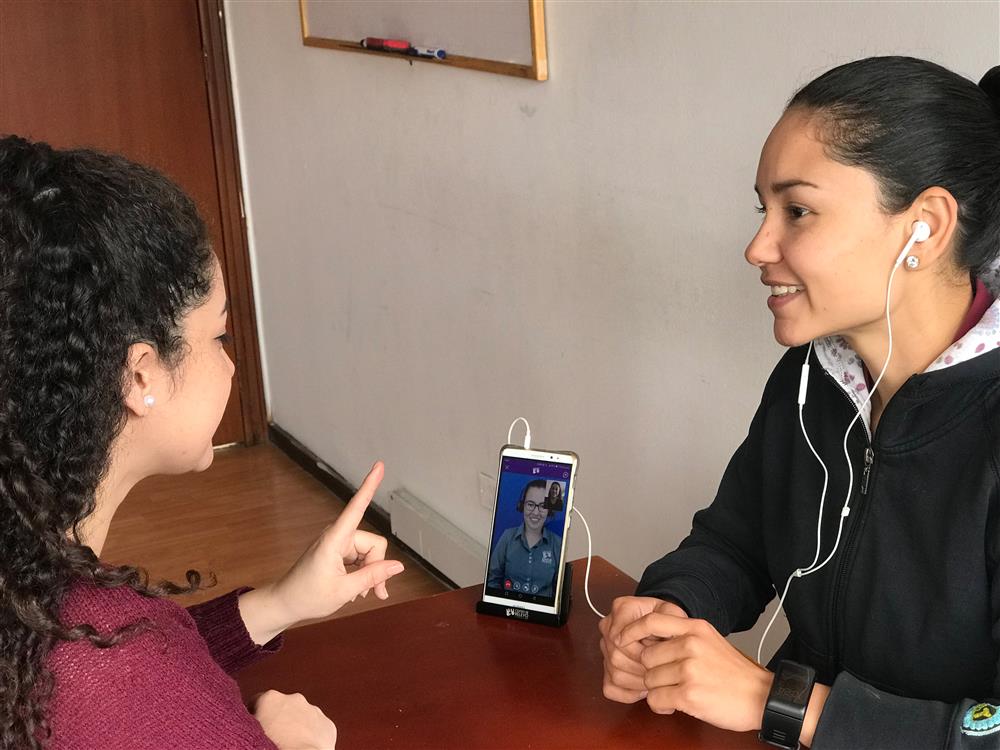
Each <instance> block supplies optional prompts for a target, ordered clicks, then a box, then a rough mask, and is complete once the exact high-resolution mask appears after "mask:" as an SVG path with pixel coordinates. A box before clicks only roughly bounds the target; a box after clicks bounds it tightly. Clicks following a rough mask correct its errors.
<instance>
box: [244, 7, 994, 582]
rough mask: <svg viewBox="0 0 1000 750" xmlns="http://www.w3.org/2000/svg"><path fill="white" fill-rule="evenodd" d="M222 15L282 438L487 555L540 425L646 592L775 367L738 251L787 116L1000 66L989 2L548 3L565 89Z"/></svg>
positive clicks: (262, 19) (272, 396)
mask: <svg viewBox="0 0 1000 750" xmlns="http://www.w3.org/2000/svg"><path fill="white" fill-rule="evenodd" d="M226 8H227V14H228V18H229V30H230V44H231V54H232V62H233V67H234V73H235V80H236V86H237V94H238V103H237V105H238V117H239V128H240V135H241V146H242V158H243V160H244V176H245V180H246V183H247V189H248V192H247V196H246V198H247V209H248V212H249V216H250V219H251V235H252V246H253V252H254V257H255V273H256V279H257V298H258V305H259V310H260V326H261V334H262V338H263V343H264V352H265V359H266V368H267V389H268V398H269V405H270V409H271V412H272V415H273V419H274V421H275V422H276V423H278V424H279V425H281V426H282V427H284V428H285V429H287V430H288V431H290V432H291V433H292V434H293V435H295V436H296V437H298V438H299V439H301V440H302V441H303V442H305V444H306V445H308V446H309V447H310V448H311V449H312V450H313V451H314V452H316V453H317V454H318V455H319V456H320V457H322V459H323V460H324V461H326V462H327V463H329V464H330V465H331V466H333V467H335V468H336V469H338V470H339V471H340V472H342V473H343V474H344V475H345V476H346V477H347V478H348V479H349V480H351V481H352V482H359V481H360V479H361V478H362V476H363V475H364V473H365V471H366V470H367V468H368V467H369V466H370V465H371V463H372V461H373V460H374V459H376V458H383V459H385V461H386V464H387V476H386V481H385V483H384V485H383V491H382V492H381V493H380V496H379V498H378V501H379V502H383V503H384V502H385V501H386V499H387V497H388V492H389V490H391V489H393V488H394V487H397V486H400V485H404V486H405V487H407V488H408V489H409V490H410V491H411V492H412V493H414V494H415V495H416V496H418V497H419V498H421V499H422V500H424V501H425V502H427V503H428V504H429V505H431V506H432V507H434V508H435V509H437V510H438V511H439V512H441V513H442V514H444V515H445V516H446V517H447V518H448V519H450V520H451V521H452V522H453V523H454V524H456V525H457V526H458V527H460V528H461V529H463V530H464V531H466V532H467V533H468V534H470V535H472V536H473V537H474V538H476V539H478V540H479V541H480V542H483V543H485V541H486V538H487V536H488V532H489V513H488V511H487V510H485V509H483V508H482V507H480V504H479V502H478V497H477V495H478V491H477V477H478V474H479V472H480V471H485V472H488V473H491V474H493V473H495V460H496V453H497V450H498V448H499V446H500V445H501V444H502V443H503V442H504V439H505V437H506V431H507V426H508V424H509V423H510V421H511V419H513V418H514V417H516V416H519V415H523V416H526V417H528V418H529V419H530V420H531V423H532V428H533V432H534V442H535V445H537V446H541V447H548V448H553V449H572V450H575V451H576V452H578V453H579V454H580V457H581V469H580V475H579V482H578V486H577V489H578V492H577V497H576V502H577V504H578V507H579V508H580V509H581V510H582V511H583V512H584V513H585V514H586V516H587V518H588V520H589V521H590V525H591V528H592V529H593V531H594V536H595V538H594V545H595V553H596V554H599V555H602V556H604V557H606V558H608V559H609V560H611V561H612V562H613V563H615V564H616V565H618V566H620V567H621V568H623V569H625V570H626V571H627V572H629V573H630V574H631V575H633V576H638V575H640V574H641V572H642V570H643V568H644V566H645V565H646V563H648V562H649V561H650V560H652V559H654V558H656V557H658V556H659V555H660V554H662V553H664V552H666V551H667V550H669V549H671V548H673V547H674V546H675V545H676V543H677V542H678V541H679V540H680V539H681V538H682V537H683V536H684V535H685V534H686V533H687V531H688V530H689V528H690V519H691V515H692V513H693V512H694V511H695V510H696V509H697V508H699V507H701V506H703V505H705V504H707V503H708V502H710V500H711V498H712V496H713V494H714V491H715V488H716V486H717V483H718V480H719V478H720V476H721V473H722V470H723V468H724V466H725V463H726V461H727V460H728V458H729V456H730V454H731V452H732V451H733V450H734V448H735V447H736V446H737V444H738V443H739V442H740V440H741V439H742V437H743V435H744V434H745V431H746V428H747V425H748V424H749V420H750V417H751V415H752V413H753V411H754V409H755V407H756V405H757V402H758V399H759V396H760V391H761V387H762V385H763V383H764V381H765V379H766V377H767V375H768V373H769V372H770V369H771V367H772V366H773V364H774V362H775V361H776V360H777V358H778V357H779V355H780V351H781V350H780V348H779V347H778V346H777V344H775V342H774V340H773V339H772V337H771V331H770V329H771V326H770V314H769V313H768V311H767V308H766V306H765V298H766V292H765V290H764V289H763V287H761V286H760V284H759V281H758V274H757V273H756V272H755V271H754V270H753V269H751V268H750V267H749V266H748V265H747V264H746V263H745V262H744V260H743V258H742V252H743V248H744V246H745V244H746V242H747V241H748V240H749V239H750V237H751V235H752V233H753V232H754V230H755V227H756V225H757V221H758V217H757V215H756V214H755V212H754V210H753V206H754V204H755V196H754V194H753V190H752V186H753V182H754V171H755V168H756V162H757V157H758V155H759V152H760V147H761V144H762V143H763V140H764V138H765V137H766V135H767V133H768V131H769V129H770V127H771V126H772V125H773V123H774V121H775V120H776V119H777V117H778V116H779V114H780V113H781V109H782V106H783V104H784V102H785V101H786V99H787V98H788V97H789V96H790V95H791V93H792V92H793V90H794V89H795V88H796V87H797V86H799V85H800V84H802V83H804V82H806V81H807V80H809V79H810V78H812V77H813V76H815V75H816V74H818V73H819V72H821V71H822V70H824V69H826V68H828V67H830V66H831V65H833V64H836V63H839V62H842V61H846V60H848V59H852V58H856V57H861V56H866V55H870V54H882V53H905V54H914V55H918V56H923V57H928V58H931V59H933V60H936V61H939V62H941V63H943V64H945V65H947V66H949V67H952V68H954V69H956V70H958V71H959V72H961V73H963V74H966V75H968V76H970V77H974V78H977V79H978V77H979V76H980V75H982V73H983V72H985V70H986V69H987V68H988V67H989V66H991V65H995V64H997V63H998V62H1000V3H997V2H992V1H991V2H982V3H955V2H950V3H946V2H938V3H933V2H932V3H922V2H897V3H888V2H886V3H878V2H853V3H822V2H801V3H762V2H740V3H683V2H681V3H667V2H660V3H657V2H641V3H640V2H625V1H624V0H623V1H621V2H568V1H566V0H549V2H548V3H547V22H548V45H549V57H550V72H551V79H550V80H549V81H548V82H546V83H537V82H529V81H524V80H519V79H515V78H510V77H505V76H496V75H489V74H484V73H475V72H471V71H462V70H456V69H450V68H447V67H440V66H434V65H429V64H416V65H413V66H410V65H407V64H405V63H404V62H401V61H397V60H391V59H389V60H387V59H383V58H372V57H368V56H363V55H357V54H351V53H346V52H331V51H328V50H320V49H313V48H306V47H304V46H303V45H302V42H301V39H300V30H299V20H298V11H297V3H295V2H254V1H252V0H242V1H240V2H235V1H234V0H230V1H229V2H228V3H227V6H226ZM585 551H586V539H585V536H584V535H583V533H582V528H581V527H580V526H579V525H575V526H574V528H573V532H572V538H571V542H570V554H571V556H572V557H579V556H581V555H582V554H584V553H585Z"/></svg>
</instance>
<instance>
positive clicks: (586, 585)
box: [507, 417, 604, 619]
mask: <svg viewBox="0 0 1000 750" xmlns="http://www.w3.org/2000/svg"><path fill="white" fill-rule="evenodd" d="M518 422H524V446H523V447H524V449H525V450H531V425H530V424H528V420H527V419H525V418H524V417H518V418H517V419H515V420H514V421H513V422H511V423H510V429H508V430H507V444H508V445H513V443H511V436H513V434H514V425H516V424H517V423H518ZM573 512H574V513H576V514H577V515H578V516H580V520H581V521H583V528H584V529H586V531H587V572H586V573H585V574H584V576H583V593H584V595H585V596H586V597H587V604H589V605H590V608H591V609H592V610H594V614H595V615H597V616H598V617H600V618H602V619H603V618H604V615H603V614H601V611H600V610H599V609H597V607H595V606H594V603H593V602H592V601H591V600H590V561H591V559H593V556H594V555H593V541H592V539H591V536H590V524H589V523H587V519H586V518H584V517H583V513H581V512H580V511H578V510H577V509H576V503H574V504H573Z"/></svg>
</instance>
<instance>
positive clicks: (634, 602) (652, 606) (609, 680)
mask: <svg viewBox="0 0 1000 750" xmlns="http://www.w3.org/2000/svg"><path fill="white" fill-rule="evenodd" d="M654 611H655V612H660V613H661V614H668V615H674V616H676V617H687V613H686V612H685V611H684V610H683V609H681V608H680V607H679V606H677V605H676V604H674V603H673V602H667V601H664V600H663V599H657V598H655V597H652V596H620V597H618V598H617V599H615V601H614V603H613V604H612V605H611V612H610V614H608V616H607V617H605V618H604V619H602V620H601V621H600V623H598V626H597V627H598V628H599V629H600V631H601V653H602V654H603V655H604V697H605V698H609V699H610V700H613V701H618V702H619V703H635V702H636V701H641V700H643V699H644V698H645V697H646V684H645V677H646V668H645V667H644V666H643V665H642V662H641V661H640V660H639V659H640V657H641V656H642V649H643V647H644V646H646V645H648V644H647V643H642V642H637V643H632V644H629V645H628V646H626V647H625V648H622V647H621V646H619V645H618V643H617V640H618V635H619V634H620V633H621V632H622V630H624V629H625V628H626V627H628V626H629V625H631V624H632V623H633V622H635V621H636V620H638V619H639V618H640V617H645V616H646V615H648V614H649V613H650V612H654Z"/></svg>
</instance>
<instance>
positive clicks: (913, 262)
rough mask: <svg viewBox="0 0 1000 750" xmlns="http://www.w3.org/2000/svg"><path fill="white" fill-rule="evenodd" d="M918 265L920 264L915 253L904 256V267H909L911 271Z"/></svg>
mask: <svg viewBox="0 0 1000 750" xmlns="http://www.w3.org/2000/svg"><path fill="white" fill-rule="evenodd" d="M919 265H920V258H918V257H917V256H916V255H908V256H906V267H907V268H909V269H910V270H911V271H912V270H913V269H914V268H916V267H917V266H919Z"/></svg>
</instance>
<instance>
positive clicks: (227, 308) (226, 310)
mask: <svg viewBox="0 0 1000 750" xmlns="http://www.w3.org/2000/svg"><path fill="white" fill-rule="evenodd" d="M227 312H229V298H228V297H227V298H226V304H225V306H224V307H223V308H222V312H220V313H219V315H220V316H222V315H225V314H226V313H227Z"/></svg>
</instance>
